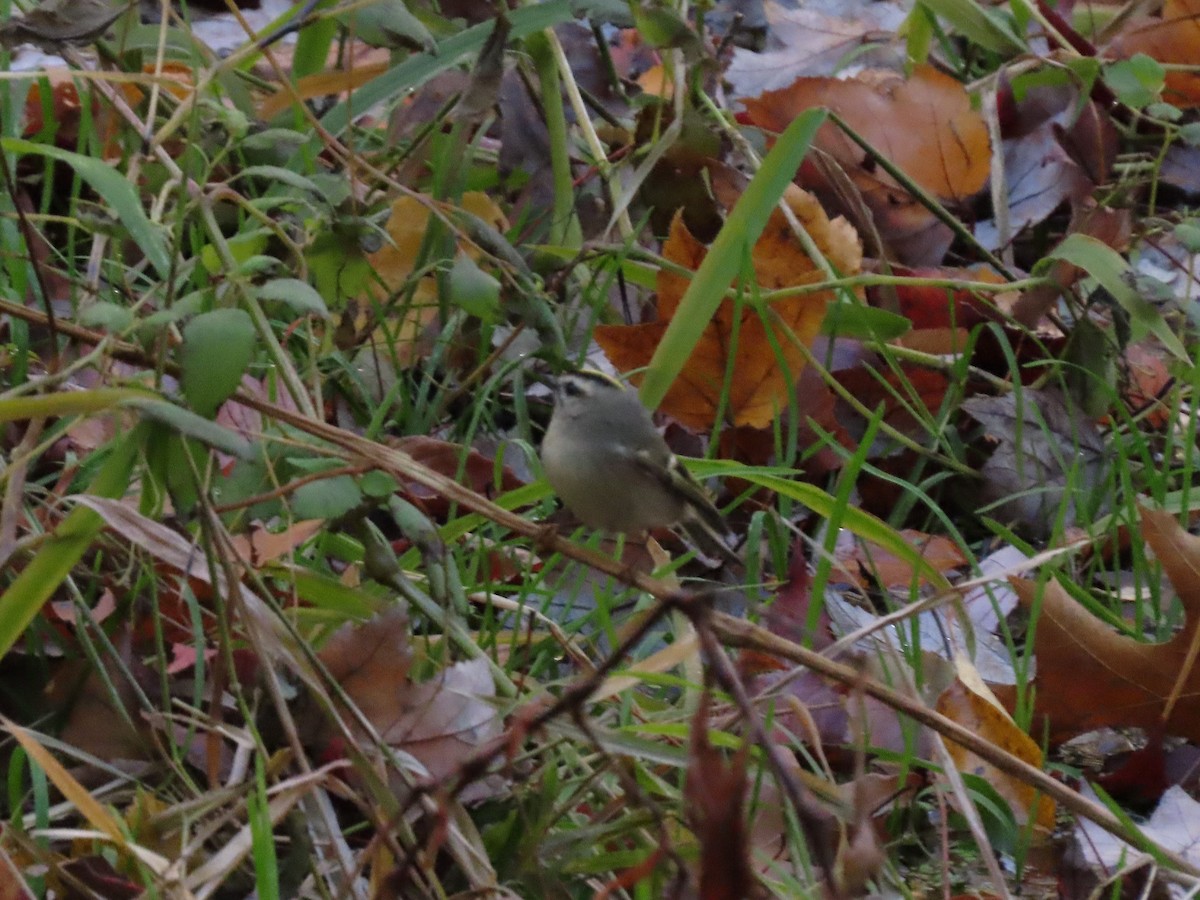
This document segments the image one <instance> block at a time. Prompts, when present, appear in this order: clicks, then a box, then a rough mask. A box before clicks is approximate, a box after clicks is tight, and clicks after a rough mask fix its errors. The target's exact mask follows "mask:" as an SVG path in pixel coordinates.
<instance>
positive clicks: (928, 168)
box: [743, 66, 991, 265]
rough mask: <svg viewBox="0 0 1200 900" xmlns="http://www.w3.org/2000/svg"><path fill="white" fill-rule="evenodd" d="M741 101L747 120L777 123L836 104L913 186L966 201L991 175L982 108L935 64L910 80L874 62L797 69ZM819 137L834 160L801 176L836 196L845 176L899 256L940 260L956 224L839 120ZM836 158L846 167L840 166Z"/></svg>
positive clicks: (918, 261)
mask: <svg viewBox="0 0 1200 900" xmlns="http://www.w3.org/2000/svg"><path fill="white" fill-rule="evenodd" d="M743 103H744V105H745V107H746V112H745V114H744V116H743V120H744V121H747V122H749V123H751V124H753V125H758V126H759V127H761V128H764V129H766V130H768V131H773V132H780V131H783V129H784V128H786V127H787V125H788V124H789V123H790V122H791V121H792V120H793V119H794V118H795V117H796V116H798V115H799V114H800V113H802V112H803V111H804V110H806V109H811V108H814V107H826V108H828V109H831V110H833V111H834V112H836V113H837V114H838V115H840V116H841V117H842V118H843V119H844V120H845V121H846V123H847V124H848V125H849V126H850V127H851V128H852V129H854V131H856V132H857V133H858V134H859V135H861V136H862V137H863V138H864V139H865V140H866V141H868V142H869V143H870V144H871V146H873V147H874V148H875V149H876V150H877V151H879V153H880V154H882V155H883V156H884V157H885V158H887V159H888V160H889V161H891V162H892V163H893V164H895V165H896V166H897V167H898V168H899V169H901V170H902V171H903V172H904V173H905V174H906V175H907V176H908V177H909V178H911V179H912V180H913V181H914V182H915V183H916V184H917V185H919V186H920V187H921V188H923V189H924V190H926V191H928V192H929V193H932V194H935V195H936V196H938V197H941V198H942V199H944V200H948V201H954V202H962V201H965V200H966V199H967V198H969V197H971V196H972V195H973V194H975V193H977V192H978V191H979V190H980V189H981V188H982V187H983V186H984V184H985V183H986V182H987V177H988V173H989V171H990V168H991V150H990V142H989V140H988V134H987V126H986V125H985V123H984V121H983V117H982V116H980V114H979V113H978V112H976V111H975V110H974V109H973V108H972V106H971V97H970V95H969V94H968V93H967V91H966V88H964V87H963V86H962V84H960V83H959V82H958V81H956V80H955V79H953V78H951V77H950V76H948V75H944V74H942V73H941V72H938V71H937V70H936V69H933V68H931V67H929V66H917V67H916V68H915V69H914V70H913V72H912V75H911V76H909V77H908V78H907V79H905V78H904V77H903V76H901V75H900V74H899V73H896V72H891V71H885V70H873V69H868V70H866V71H864V72H862V73H860V74H859V75H858V77H857V78H855V79H848V80H840V79H837V78H799V79H797V80H796V81H795V82H794V83H792V84H791V85H790V86H788V87H786V88H783V89H782V90H778V91H768V92H766V93H764V94H763V95H762V96H760V97H755V98H747V99H745V100H743ZM814 146H815V147H816V149H817V150H820V151H824V152H825V153H827V154H828V155H829V156H830V157H832V159H833V161H834V163H835V165H833V166H832V167H830V166H829V165H826V164H820V165H818V164H816V163H815V162H813V161H812V160H813V159H815V157H810V162H806V163H805V165H804V166H803V167H802V168H801V170H800V180H799V183H800V184H803V185H804V186H805V187H810V188H812V189H814V190H819V191H828V192H830V193H831V194H832V195H833V196H839V195H841V194H842V193H843V192H844V189H845V188H846V187H848V186H849V185H847V184H843V182H845V181H846V179H847V177H848V178H849V182H850V183H852V184H853V186H854V187H856V188H857V189H858V191H859V192H860V193H861V195H862V199H863V202H864V203H865V204H866V206H867V208H868V209H869V210H870V212H871V218H872V219H873V224H874V226H875V228H876V230H877V231H878V233H879V235H880V236H881V237H882V238H883V239H884V240H885V241H886V242H887V244H888V247H889V249H890V251H891V253H892V254H893V255H894V256H895V258H896V259H898V260H900V261H903V262H907V263H908V264H910V265H936V264H937V263H939V262H940V261H941V258H942V257H943V256H944V254H945V251H946V250H947V249H948V248H949V246H950V241H951V233H950V232H949V231H948V230H947V229H946V227H945V226H944V225H943V224H942V223H941V222H940V221H939V220H938V219H937V217H936V216H935V215H934V214H933V213H932V212H930V210H928V209H926V208H925V206H923V205H922V204H921V203H920V202H919V201H917V200H916V199H915V198H914V197H912V196H910V194H909V192H908V191H907V190H906V189H905V188H903V187H901V185H900V184H899V183H898V182H897V181H896V180H895V179H894V178H892V177H891V176H890V175H888V174H887V172H885V171H884V170H883V169H882V168H881V167H880V166H878V165H877V164H876V163H875V161H874V160H871V159H869V158H868V157H867V155H866V153H865V152H864V151H863V150H862V149H861V148H860V147H859V146H858V145H857V144H856V143H854V142H853V141H852V140H850V138H848V137H847V136H846V135H845V134H844V133H843V132H842V131H841V129H840V128H838V127H837V126H836V125H834V124H832V123H826V124H825V125H823V126H822V127H821V130H820V131H819V132H818V133H817V138H816V141H815V142H814ZM839 167H840V169H841V170H844V174H842V173H841V172H835V171H834V170H838V169H839Z"/></svg>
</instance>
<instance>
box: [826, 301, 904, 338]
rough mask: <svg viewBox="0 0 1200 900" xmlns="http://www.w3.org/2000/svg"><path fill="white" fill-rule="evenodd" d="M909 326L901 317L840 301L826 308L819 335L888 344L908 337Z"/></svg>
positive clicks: (885, 311) (873, 308) (870, 307)
mask: <svg viewBox="0 0 1200 900" xmlns="http://www.w3.org/2000/svg"><path fill="white" fill-rule="evenodd" d="M911 330H912V322H910V321H909V320H908V319H906V318H905V317H904V316H901V315H898V314H896V313H894V312H888V311H887V310H886V309H879V308H878V307H875V306H867V305H866V304H864V303H850V302H848V301H844V300H843V301H839V302H837V303H831V304H830V305H829V311H828V312H826V313H825V321H824V322H823V323H822V324H821V333H822V334H824V335H827V336H828V337H841V338H854V339H857V340H862V341H891V340H895V339H896V338H898V337H900V336H901V335H904V334H908V332H909V331H911Z"/></svg>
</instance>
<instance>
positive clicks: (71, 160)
mask: <svg viewBox="0 0 1200 900" xmlns="http://www.w3.org/2000/svg"><path fill="white" fill-rule="evenodd" d="M0 148H3V150H4V152H5V153H14V154H18V155H24V154H29V155H33V156H45V157H47V158H49V159H53V160H57V161H58V162H61V163H63V164H65V165H67V166H69V167H70V168H71V170H72V171H74V172H75V173H76V174H77V175H79V177H80V178H82V179H83V180H84V181H86V182H87V183H88V184H89V185H91V186H92V188H93V189H94V190H95V191H96V193H97V194H99V195H100V196H101V197H102V198H104V202H105V203H107V204H108V205H109V206H110V207H112V211H113V214H114V215H115V216H116V217H117V219H119V220H120V222H121V224H122V225H124V226H125V227H126V228H127V229H129V236H130V237H131V238H133V241H134V243H136V244H137V245H138V246H139V247H140V248H141V250H142V252H143V253H145V254H146V259H148V260H150V264H151V265H152V266H154V268H155V270H156V271H157V272H158V274H159V275H161V276H163V277H165V276H167V275H168V274H169V273H170V271H171V256H170V254H169V253H168V252H167V241H166V237H165V232H164V231H163V230H162V229H161V228H160V227H159V226H158V225H155V224H154V223H153V222H151V221H150V219H149V217H148V216H147V215H146V211H145V210H144V209H142V203H141V200H140V199H139V197H138V193H137V189H136V188H135V187H134V186H133V185H132V184H130V183H129V182H128V181H127V180H126V179H125V177H124V176H123V175H122V174H121V173H120V172H118V171H117V170H116V169H114V168H113V167H112V166H110V165H109V164H108V163H106V162H105V161H104V160H102V159H96V158H94V157H90V156H83V155H82V154H79V153H72V152H71V151H70V150H63V149H61V148H59V147H54V146H51V145H48V144H35V143H34V142H33V141H26V140H22V139H21V138H0Z"/></svg>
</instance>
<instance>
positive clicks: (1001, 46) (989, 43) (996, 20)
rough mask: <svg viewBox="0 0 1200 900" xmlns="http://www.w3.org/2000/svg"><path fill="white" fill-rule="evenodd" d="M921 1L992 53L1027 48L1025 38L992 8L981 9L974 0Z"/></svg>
mask: <svg viewBox="0 0 1200 900" xmlns="http://www.w3.org/2000/svg"><path fill="white" fill-rule="evenodd" d="M920 2H921V5H922V6H924V7H925V8H926V9H928V10H929V11H930V12H932V13H933V14H934V15H936V16H938V17H939V18H941V19H945V20H946V21H947V22H949V23H950V24H951V25H953V26H954V28H955V30H956V31H958V32H959V33H960V34H962V35H963V36H965V37H966V38H967V39H969V40H971V41H972V42H974V43H976V44H978V45H979V46H981V47H983V48H984V49H985V50H990V51H992V52H993V53H999V54H1002V55H1011V54H1015V53H1024V52H1026V51H1027V50H1028V48H1027V47H1026V46H1025V42H1024V41H1023V40H1021V39H1020V38H1019V37H1018V36H1017V35H1016V34H1014V33H1013V30H1012V28H1011V26H1009V24H1008V23H1007V22H1005V21H1004V19H1003V18H1002V16H1001V14H1000V13H999V12H997V11H996V10H992V9H985V8H984V7H983V6H981V5H980V4H979V3H976V2H975V0H920Z"/></svg>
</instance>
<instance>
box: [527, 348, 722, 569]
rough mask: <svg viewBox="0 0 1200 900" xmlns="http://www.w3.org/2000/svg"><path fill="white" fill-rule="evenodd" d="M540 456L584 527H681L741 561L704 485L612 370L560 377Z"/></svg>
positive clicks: (703, 544) (704, 546)
mask: <svg viewBox="0 0 1200 900" xmlns="http://www.w3.org/2000/svg"><path fill="white" fill-rule="evenodd" d="M541 456H542V466H543V467H544V468H545V470H546V478H547V479H548V480H549V482H550V486H551V487H553V488H554V490H555V491H556V492H557V493H558V496H559V497H560V498H561V499H562V502H563V503H564V504H566V507H567V509H569V510H570V511H571V512H572V513H574V514H575V516H576V518H578V519H579V520H580V521H581V522H583V524H585V525H587V526H589V527H591V528H599V529H602V530H604V531H623V532H641V531H645V530H646V529H648V528H659V527H664V526H669V525H676V524H678V525H679V526H680V527H681V528H682V529H683V530H684V532H685V533H686V534H687V536H688V538H690V539H691V540H692V541H693V542H694V543H695V544H696V545H697V547H698V548H699V549H700V550H701V551H702V552H704V553H705V554H708V555H713V554H718V555H720V556H721V557H722V558H724V559H726V560H730V561H737V555H736V554H735V553H734V552H733V551H732V550H731V549H730V548H729V545H728V544H726V543H725V541H724V538H723V535H724V534H725V527H724V523H723V522H722V520H721V514H720V513H719V512H717V509H716V507H714V506H713V504H712V501H711V500H709V499H708V497H707V496H706V495H705V493H704V490H703V488H701V487H700V485H698V484H697V483H696V482H695V481H694V480H693V479H692V477H691V475H689V474H688V472H687V470H686V469H684V468H683V466H682V465H680V463H679V460H678V459H676V458H675V454H673V453H672V452H671V450H670V448H669V447H667V442H666V441H664V440H663V438H662V435H660V434H659V433H658V430H657V429H656V428H655V427H654V423H653V422H652V421H651V420H650V414H649V413H648V412H647V411H646V408H645V407H644V406H642V404H641V401H640V400H638V398H637V395H636V394H634V393H633V392H632V391H627V390H626V389H625V388H624V387H623V386H622V385H621V384H620V383H619V382H617V381H614V380H613V379H611V378H609V377H608V376H607V375H603V374H601V373H599V372H591V371H586V370H585V371H580V372H572V373H570V374H566V375H563V376H561V377H560V378H559V379H558V382H557V384H556V386H555V390H554V414H553V415H552V416H551V417H550V425H549V427H548V428H547V429H546V436H545V438H543V439H542V451H541Z"/></svg>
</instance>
